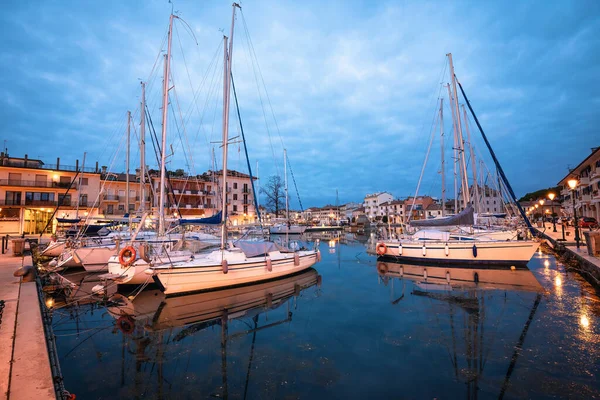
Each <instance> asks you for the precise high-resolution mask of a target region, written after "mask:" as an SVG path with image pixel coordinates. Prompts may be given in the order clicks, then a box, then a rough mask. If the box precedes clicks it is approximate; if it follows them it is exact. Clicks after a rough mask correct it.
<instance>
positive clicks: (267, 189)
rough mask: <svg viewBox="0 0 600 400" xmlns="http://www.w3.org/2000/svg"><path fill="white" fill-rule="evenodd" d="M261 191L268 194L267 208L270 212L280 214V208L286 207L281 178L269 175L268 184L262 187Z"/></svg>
mask: <svg viewBox="0 0 600 400" xmlns="http://www.w3.org/2000/svg"><path fill="white" fill-rule="evenodd" d="M260 192H261V193H263V194H264V195H266V196H267V201H266V204H265V206H266V208H267V210H269V212H273V213H275V215H276V216H278V215H279V210H283V209H285V193H284V187H283V183H282V182H281V178H280V177H279V176H277V175H273V176H271V177H269V181H268V182H267V184H266V185H265V186H264V187H262V188H260Z"/></svg>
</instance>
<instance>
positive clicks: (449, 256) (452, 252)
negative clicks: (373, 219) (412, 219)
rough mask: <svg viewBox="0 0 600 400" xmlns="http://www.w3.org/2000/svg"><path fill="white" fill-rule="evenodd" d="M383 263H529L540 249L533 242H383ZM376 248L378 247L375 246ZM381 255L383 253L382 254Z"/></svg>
mask: <svg viewBox="0 0 600 400" xmlns="http://www.w3.org/2000/svg"><path fill="white" fill-rule="evenodd" d="M381 243H384V244H385V251H381V249H382V246H381V247H379V249H380V251H379V252H378V255H379V258H380V259H381V260H385V259H388V260H392V261H408V262H418V263H434V264H440V265H450V264H492V265H503V264H505V265H515V264H527V263H528V262H529V260H531V257H533V254H534V253H535V252H536V250H537V249H538V247H539V246H540V243H539V242H534V241H488V242H475V243H473V242H448V243H446V242H431V241H427V242H402V241H401V242H380V243H378V244H377V246H380V244H381ZM376 248H377V247H376ZM380 253H381V254H380Z"/></svg>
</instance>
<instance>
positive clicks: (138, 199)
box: [135, 196, 150, 202]
mask: <svg viewBox="0 0 600 400" xmlns="http://www.w3.org/2000/svg"><path fill="white" fill-rule="evenodd" d="M140 198H141V197H140V196H135V201H140ZM145 201H147V202H148V201H150V196H146V200H145Z"/></svg>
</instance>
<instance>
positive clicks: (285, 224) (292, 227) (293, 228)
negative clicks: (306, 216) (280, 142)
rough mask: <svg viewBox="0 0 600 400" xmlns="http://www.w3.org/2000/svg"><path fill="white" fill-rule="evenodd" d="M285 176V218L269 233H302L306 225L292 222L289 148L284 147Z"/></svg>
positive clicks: (271, 228) (270, 229)
mask: <svg viewBox="0 0 600 400" xmlns="http://www.w3.org/2000/svg"><path fill="white" fill-rule="evenodd" d="M283 176H284V182H285V184H284V191H285V220H284V221H281V222H279V223H276V224H274V225H273V226H272V227H270V228H269V233H270V234H272V235H286V234H290V235H301V234H303V233H304V231H306V228H307V227H306V226H302V225H297V224H291V223H290V201H289V197H288V180H287V150H286V149H283Z"/></svg>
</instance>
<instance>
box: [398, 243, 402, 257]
mask: <svg viewBox="0 0 600 400" xmlns="http://www.w3.org/2000/svg"><path fill="white" fill-rule="evenodd" d="M398 255H399V256H401V255H402V243H400V244H398Z"/></svg>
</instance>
